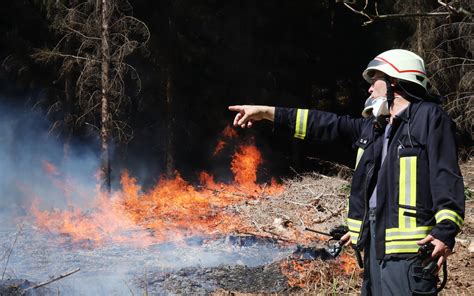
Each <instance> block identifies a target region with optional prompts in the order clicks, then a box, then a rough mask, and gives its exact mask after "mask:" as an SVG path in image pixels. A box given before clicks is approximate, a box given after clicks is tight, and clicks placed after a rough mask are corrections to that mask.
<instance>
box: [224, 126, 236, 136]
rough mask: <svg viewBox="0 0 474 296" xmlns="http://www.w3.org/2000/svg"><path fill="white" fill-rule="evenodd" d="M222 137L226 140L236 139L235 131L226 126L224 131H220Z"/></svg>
mask: <svg viewBox="0 0 474 296" xmlns="http://www.w3.org/2000/svg"><path fill="white" fill-rule="evenodd" d="M222 135H223V136H224V137H227V138H231V139H232V138H236V137H237V131H236V130H235V129H234V128H233V127H232V126H230V125H228V126H226V127H225V128H224V130H223V131H222Z"/></svg>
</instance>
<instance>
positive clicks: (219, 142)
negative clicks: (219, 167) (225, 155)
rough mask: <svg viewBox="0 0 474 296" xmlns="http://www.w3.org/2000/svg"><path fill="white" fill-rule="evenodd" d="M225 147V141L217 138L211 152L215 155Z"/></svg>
mask: <svg viewBox="0 0 474 296" xmlns="http://www.w3.org/2000/svg"><path fill="white" fill-rule="evenodd" d="M224 147H225V142H224V141H222V140H219V141H218V142H217V146H216V149H214V153H213V154H212V155H213V156H216V155H217V154H219V152H221V151H222V149H224Z"/></svg>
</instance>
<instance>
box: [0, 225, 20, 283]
mask: <svg viewBox="0 0 474 296" xmlns="http://www.w3.org/2000/svg"><path fill="white" fill-rule="evenodd" d="M22 230H23V224H21V225H20V229H18V232H17V233H16V235H15V240H14V241H13V244H12V246H11V247H10V249H9V250H8V255H7V262H5V268H4V269H3V273H2V281H3V278H4V277H5V272H6V271H7V267H8V262H9V261H10V256H11V254H12V252H13V248H14V247H15V244H16V241H17V240H18V237H19V236H20V233H21V231H22Z"/></svg>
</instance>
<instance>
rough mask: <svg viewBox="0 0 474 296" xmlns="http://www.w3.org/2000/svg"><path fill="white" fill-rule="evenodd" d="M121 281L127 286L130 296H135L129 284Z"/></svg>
mask: <svg viewBox="0 0 474 296" xmlns="http://www.w3.org/2000/svg"><path fill="white" fill-rule="evenodd" d="M123 283H124V284H125V286H127V288H128V290H129V291H130V294H132V296H135V293H133V291H132V289H130V286H129V285H128V284H127V282H126V281H125V280H123Z"/></svg>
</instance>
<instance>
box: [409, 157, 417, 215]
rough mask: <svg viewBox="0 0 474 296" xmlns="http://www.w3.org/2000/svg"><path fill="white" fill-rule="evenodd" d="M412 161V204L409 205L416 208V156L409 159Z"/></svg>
mask: <svg viewBox="0 0 474 296" xmlns="http://www.w3.org/2000/svg"><path fill="white" fill-rule="evenodd" d="M408 158H409V161H410V201H409V202H410V203H409V204H408V205H410V206H412V207H416V161H417V157H416V156H411V157H408Z"/></svg>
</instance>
